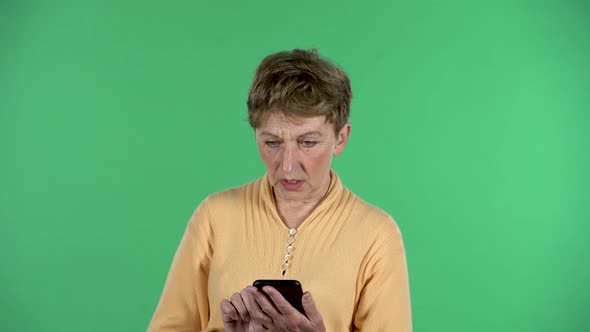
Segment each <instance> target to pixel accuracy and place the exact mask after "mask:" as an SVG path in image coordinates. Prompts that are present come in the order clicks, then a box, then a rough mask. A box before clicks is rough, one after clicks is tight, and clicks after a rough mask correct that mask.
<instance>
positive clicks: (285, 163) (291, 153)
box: [281, 145, 297, 173]
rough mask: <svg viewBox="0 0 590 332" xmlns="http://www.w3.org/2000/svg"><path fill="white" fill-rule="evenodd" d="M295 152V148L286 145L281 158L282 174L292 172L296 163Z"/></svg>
mask: <svg viewBox="0 0 590 332" xmlns="http://www.w3.org/2000/svg"><path fill="white" fill-rule="evenodd" d="M296 154H297V151H295V148H294V147H292V146H289V145H286V146H285V147H284V149H283V155H282V158H281V166H282V169H283V171H284V172H286V173H288V172H291V171H292V170H293V168H294V167H295V164H296V163H297V155H296Z"/></svg>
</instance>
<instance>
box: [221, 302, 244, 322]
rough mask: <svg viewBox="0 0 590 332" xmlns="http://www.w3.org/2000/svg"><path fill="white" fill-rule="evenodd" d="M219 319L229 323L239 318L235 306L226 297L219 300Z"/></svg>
mask: <svg viewBox="0 0 590 332" xmlns="http://www.w3.org/2000/svg"><path fill="white" fill-rule="evenodd" d="M221 319H222V320H223V322H224V323H231V322H235V321H237V320H239V319H240V315H239V314H238V312H237V311H236V308H234V306H233V305H232V304H231V303H230V302H229V301H228V300H226V299H223V300H222V301H221Z"/></svg>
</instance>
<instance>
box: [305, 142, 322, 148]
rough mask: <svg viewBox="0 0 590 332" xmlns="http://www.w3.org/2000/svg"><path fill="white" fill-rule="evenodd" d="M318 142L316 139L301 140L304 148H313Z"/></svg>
mask: <svg viewBox="0 0 590 332" xmlns="http://www.w3.org/2000/svg"><path fill="white" fill-rule="evenodd" d="M316 144H318V142H316V141H301V145H302V146H303V147H304V148H311V147H312V146H314V145H316Z"/></svg>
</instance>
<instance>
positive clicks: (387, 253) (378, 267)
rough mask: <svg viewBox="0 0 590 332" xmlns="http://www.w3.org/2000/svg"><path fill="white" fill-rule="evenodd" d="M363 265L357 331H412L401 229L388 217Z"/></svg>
mask: <svg viewBox="0 0 590 332" xmlns="http://www.w3.org/2000/svg"><path fill="white" fill-rule="evenodd" d="M377 234H379V235H378V238H377V239H376V241H375V244H374V245H373V246H372V247H371V249H370V250H369V252H368V253H367V256H366V257H365V260H364V261H363V263H362V264H363V266H362V269H361V270H362V272H361V273H362V274H363V275H362V278H361V279H362V282H363V284H362V285H361V287H362V290H361V293H360V296H359V301H358V306H357V310H356V312H355V316H354V321H353V323H354V326H355V328H356V331H384V332H385V331H387V332H411V331H412V314H411V306H410V289H409V283H408V271H407V266H406V255H405V250H404V245H403V241H402V237H401V233H400V231H399V228H398V227H397V225H396V224H395V222H394V221H393V219H391V218H389V220H388V221H387V222H386V223H384V224H383V226H382V227H381V229H380V230H378V232H377Z"/></svg>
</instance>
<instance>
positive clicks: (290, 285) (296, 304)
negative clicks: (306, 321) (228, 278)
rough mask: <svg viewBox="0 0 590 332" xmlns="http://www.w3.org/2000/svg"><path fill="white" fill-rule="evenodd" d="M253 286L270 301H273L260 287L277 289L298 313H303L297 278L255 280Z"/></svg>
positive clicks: (301, 291)
mask: <svg viewBox="0 0 590 332" xmlns="http://www.w3.org/2000/svg"><path fill="white" fill-rule="evenodd" d="M252 285H253V286H254V287H256V288H258V290H259V291H261V292H262V293H263V294H264V295H266V297H267V298H268V299H269V300H270V303H273V302H272V300H271V299H270V297H269V296H268V294H266V293H264V291H263V290H262V287H264V286H272V287H273V288H274V289H276V290H277V291H279V293H281V295H283V297H284V298H285V300H287V302H289V303H290V304H291V305H292V306H293V308H295V309H297V310H298V311H299V312H300V313H302V314H303V315H305V310H303V305H302V304H301V298H302V297H303V289H302V288H301V283H300V282H299V281H297V280H280V279H277V280H256V281H254V283H253V284H252Z"/></svg>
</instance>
